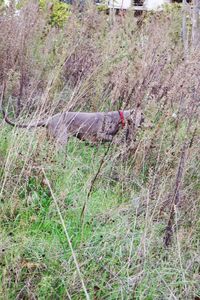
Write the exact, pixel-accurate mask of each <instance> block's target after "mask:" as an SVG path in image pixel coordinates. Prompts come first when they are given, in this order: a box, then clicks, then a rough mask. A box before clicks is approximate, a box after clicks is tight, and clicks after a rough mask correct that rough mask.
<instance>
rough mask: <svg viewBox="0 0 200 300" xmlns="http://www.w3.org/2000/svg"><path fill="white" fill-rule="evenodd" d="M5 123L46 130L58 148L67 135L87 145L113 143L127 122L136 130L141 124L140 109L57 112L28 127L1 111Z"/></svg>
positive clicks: (65, 140)
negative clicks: (86, 142) (87, 143)
mask: <svg viewBox="0 0 200 300" xmlns="http://www.w3.org/2000/svg"><path fill="white" fill-rule="evenodd" d="M3 115H4V119H5V121H6V122H7V123H8V124H10V125H12V126H15V127H19V128H28V129H29V128H36V127H46V129H47V133H48V136H50V137H53V138H54V139H55V140H56V143H57V144H58V145H60V146H65V145H66V143H67V140H68V137H69V136H75V137H77V138H79V139H81V140H86V141H90V142H93V143H95V142H109V141H112V139H113V137H114V136H115V134H116V133H117V132H118V130H119V129H120V128H121V127H122V128H123V127H124V126H125V124H126V122H129V123H131V124H134V126H135V127H139V126H140V125H141V123H142V122H143V121H144V118H143V114H142V112H141V110H140V109H137V110H136V111H135V112H134V111H132V110H124V111H111V112H107V113H105V112H94V113H87V112H63V113H58V114H56V115H54V116H52V117H49V118H47V119H45V120H42V121H38V122H37V121H36V122H30V123H29V124H15V123H14V122H12V121H10V120H9V119H8V117H7V115H6V113H5V112H3Z"/></svg>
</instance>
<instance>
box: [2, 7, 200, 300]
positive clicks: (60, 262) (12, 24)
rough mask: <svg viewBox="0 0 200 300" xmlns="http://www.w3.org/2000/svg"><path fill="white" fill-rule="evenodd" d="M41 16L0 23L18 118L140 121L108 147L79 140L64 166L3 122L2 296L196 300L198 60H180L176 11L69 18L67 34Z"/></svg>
mask: <svg viewBox="0 0 200 300" xmlns="http://www.w3.org/2000/svg"><path fill="white" fill-rule="evenodd" d="M47 15H48V12H42V11H41V10H39V9H38V7H37V6H36V5H33V4H28V6H27V7H25V8H24V9H22V11H21V12H20V15H19V16H12V17H11V16H10V15H9V13H7V14H4V15H2V16H1V18H0V63H1V66H2V68H1V71H0V85H1V87H2V86H3V83H5V84H6V93H5V99H4V103H3V104H4V107H6V108H7V110H8V111H9V113H10V115H11V117H13V118H15V117H18V120H20V119H25V118H26V119H28V120H30V119H32V118H36V117H42V116H45V115H51V114H53V113H55V112H58V111H62V110H68V109H70V110H88V111H97V110H107V111H108V110H116V109H120V108H122V109H124V108H136V107H138V106H139V107H141V108H142V109H143V111H144V114H145V124H144V126H142V128H140V129H138V130H135V129H134V128H129V135H128V138H127V140H126V139H125V133H126V132H125V130H124V131H123V130H122V131H121V133H120V134H119V136H117V137H115V139H116V140H117V142H116V143H115V144H114V143H113V144H112V145H109V146H108V145H98V146H91V145H87V144H85V143H83V142H79V141H75V140H73V139H72V140H71V141H70V142H69V145H68V147H67V159H65V158H66V156H65V155H64V154H63V153H55V152H54V148H53V145H52V144H51V142H48V141H47V140H46V138H45V136H44V135H45V133H44V132H43V131H42V130H37V131H35V130H34V131H31V132H29V131H21V130H19V129H12V130H11V129H10V128H9V127H7V126H6V125H5V123H4V121H2V122H1V124H0V141H1V142H0V182H1V189H0V201H1V203H0V208H1V228H2V232H1V239H2V242H1V249H0V251H1V252H0V255H1V256H0V264H1V267H2V273H1V289H0V291H1V296H0V297H1V298H2V299H44V298H47V299H84V297H87V298H88V299H194V300H198V299H199V298H200V285H199V278H200V270H199V250H200V248H199V234H200V224H199V215H200V207H199V200H200V198H199V194H200V193H199V188H200V185H199V182H200V172H199V171H200V170H199V169H200V165H199V135H200V134H199V133H200V132H199V99H200V92H199V91H200V89H199V78H200V64H199V61H200V54H199V51H197V50H198V49H196V50H195V49H192V48H191V49H188V53H187V55H186V54H185V53H184V51H183V45H182V42H181V38H180V26H181V23H180V18H179V15H177V11H176V10H171V11H169V12H163V13H159V14H154V15H146V16H143V17H142V19H141V20H139V19H136V18H134V17H133V15H132V13H130V14H127V15H126V16H125V17H124V18H121V17H120V18H119V19H116V22H115V23H114V24H112V25H111V24H110V23H109V19H108V16H106V15H104V14H99V13H98V12H97V11H96V9H95V8H94V7H89V8H87V9H85V10H84V11H83V12H82V13H81V14H79V13H78V11H77V8H74V12H73V13H72V15H71V16H70V17H69V18H68V21H67V23H66V25H65V27H64V28H63V29H58V28H55V27H50V25H48V23H47V21H46V20H47V19H48V16H47ZM149 124H151V126H149ZM108 147H109V148H108ZM43 170H44V172H45V174H46V176H47V178H48V180H49V181H46V179H45V176H44V172H43ZM53 195H55V196H53ZM88 195H89V196H88ZM53 200H54V201H53ZM55 201H56V202H55ZM85 204H87V205H86V206H85ZM83 208H85V209H84V223H82V220H81V211H82V210H83ZM58 212H61V213H62V218H63V219H62V218H61V219H60V218H59V215H58V214H57V213H58ZM63 229H64V231H63ZM65 230H67V240H66V232H65ZM74 258H75V259H74ZM80 274H81V276H80Z"/></svg>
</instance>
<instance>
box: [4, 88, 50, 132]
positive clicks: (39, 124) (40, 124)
mask: <svg viewBox="0 0 200 300" xmlns="http://www.w3.org/2000/svg"><path fill="white" fill-rule="evenodd" d="M5 88H6V85H5V82H3V88H2V93H1V98H0V111H1V112H2V115H3V118H4V120H5V121H6V123H7V124H9V125H11V126H13V127H18V128H34V127H44V126H46V123H47V121H46V120H42V121H35V122H30V123H29V124H17V123H15V122H12V121H10V120H9V118H8V116H7V113H6V112H5V110H4V109H3V99H4V93H5Z"/></svg>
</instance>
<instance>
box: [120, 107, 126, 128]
mask: <svg viewBox="0 0 200 300" xmlns="http://www.w3.org/2000/svg"><path fill="white" fill-rule="evenodd" d="M119 116H120V121H121V124H122V128H124V127H125V119H124V113H123V111H122V110H119Z"/></svg>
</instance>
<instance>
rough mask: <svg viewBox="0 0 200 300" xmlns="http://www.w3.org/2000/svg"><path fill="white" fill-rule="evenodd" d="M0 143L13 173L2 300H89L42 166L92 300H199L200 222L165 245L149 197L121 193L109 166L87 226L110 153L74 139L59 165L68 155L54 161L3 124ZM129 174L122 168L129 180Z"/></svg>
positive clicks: (4, 203)
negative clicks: (171, 242) (170, 244)
mask: <svg viewBox="0 0 200 300" xmlns="http://www.w3.org/2000/svg"><path fill="white" fill-rule="evenodd" d="M1 137H2V138H1V141H2V142H1V145H0V156H1V158H2V161H4V162H5V161H6V158H8V157H9V161H8V160H7V163H8V164H9V166H8V165H7V166H6V167H5V166H3V164H2V165H1V170H2V174H1V183H2V185H1V186H3V184H4V190H3V191H2V197H1V299H45V298H46V299H84V298H85V297H86V296H85V293H84V291H83V287H82V284H81V280H80V277H79V273H78V272H77V268H76V265H75V263H74V259H73V256H72V252H71V249H70V247H69V244H68V241H67V239H66V236H65V232H64V230H63V227H62V223H61V220H60V218H59V214H58V211H57V209H56V204H55V202H54V200H53V198H52V195H51V193H50V190H49V187H48V184H47V182H46V179H45V178H44V175H43V173H42V168H43V169H44V170H45V174H46V176H47V178H48V180H49V182H50V185H51V188H52V191H53V194H54V196H55V198H56V200H57V201H58V206H59V208H60V211H61V214H62V217H63V219H64V223H65V226H66V230H67V232H68V235H69V237H70V241H71V243H72V247H73V251H74V254H75V255H76V258H77V261H78V265H79V268H80V271H81V274H82V277H83V281H84V284H85V287H86V289H87V292H88V294H89V296H90V299H198V297H199V296H200V294H199V292H200V290H199V287H200V286H199V256H198V249H199V239H198V236H199V230H200V226H199V225H200V223H198V224H196V227H195V231H192V232H191V230H190V229H189V227H188V228H187V227H184V226H183V227H181V228H180V230H178V231H177V232H176V233H175V237H174V243H173V246H171V247H170V248H167V249H166V248H165V247H163V234H164V230H165V227H166V224H165V222H163V221H162V218H160V219H158V218H157V219H155V220H154V219H153V217H154V214H152V212H150V211H148V201H149V200H148V198H146V203H145V202H144V201H143V200H142V196H141V194H142V193H145V195H143V196H145V197H147V196H148V193H147V190H146V191H145V190H143V191H142V190H140V192H138V188H137V187H136V188H135V189H134V188H133V185H132V182H130V183H129V189H128V187H127V186H124V180H119V179H118V178H117V176H116V174H115V173H114V172H113V170H112V169H113V166H112V163H110V161H109V160H107V162H106V163H105V165H104V167H103V168H102V171H101V172H100V175H99V177H98V178H97V180H96V182H95V184H94V186H93V189H92V193H91V195H90V197H89V199H88V201H87V207H86V211H85V216H84V221H83V219H81V211H82V208H83V204H84V202H85V201H86V198H87V193H88V190H89V189H90V186H91V181H92V179H93V178H94V176H95V173H96V170H97V169H98V167H99V164H100V161H101V159H102V157H103V155H104V153H105V151H106V148H107V145H102V146H91V145H87V144H85V143H84V142H79V141H76V140H75V139H72V140H71V141H70V143H69V145H68V148H67V159H63V158H65V157H66V154H65V153H60V154H57V155H56V154H54V152H52V153H53V154H52V153H50V152H51V151H50V150H49V145H48V142H46V144H45V143H44V144H42V145H40V144H39V143H38V141H40V136H36V137H35V136H34V134H33V133H31V134H29V135H28V133H27V132H26V133H22V132H19V131H8V130H7V127H5V126H3V127H2V130H1ZM5 138H6V139H5ZM22 139H23V141H26V143H23V144H22V143H21V142H20V141H22ZM29 145H32V146H31V147H29ZM27 149H29V152H27ZM111 151H112V149H111ZM16 154H17V155H16ZM19 155H20V159H19ZM112 155H113V152H112ZM47 157H49V158H47ZM44 158H45V160H44ZM42 161H43V162H42ZM126 168H127V166H126V164H125V167H124V170H122V169H120V168H119V169H118V170H119V172H124V174H126V171H127V170H126ZM14 174H15V176H14ZM114 175H115V176H114ZM124 176H125V175H124ZM5 178H6V182H5V180H4V179H5ZM141 178H142V177H141ZM139 181H141V182H142V179H141V180H139ZM4 182H5V183H4ZM130 186H131V189H130ZM149 209H150V208H149ZM178 214H179V212H177V215H176V218H177V219H179V215H178ZM178 222H179V221H178ZM189 222H192V220H188V226H189ZM188 234H190V237H188V236H187V237H186V235H188ZM195 297H196V298H195Z"/></svg>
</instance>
